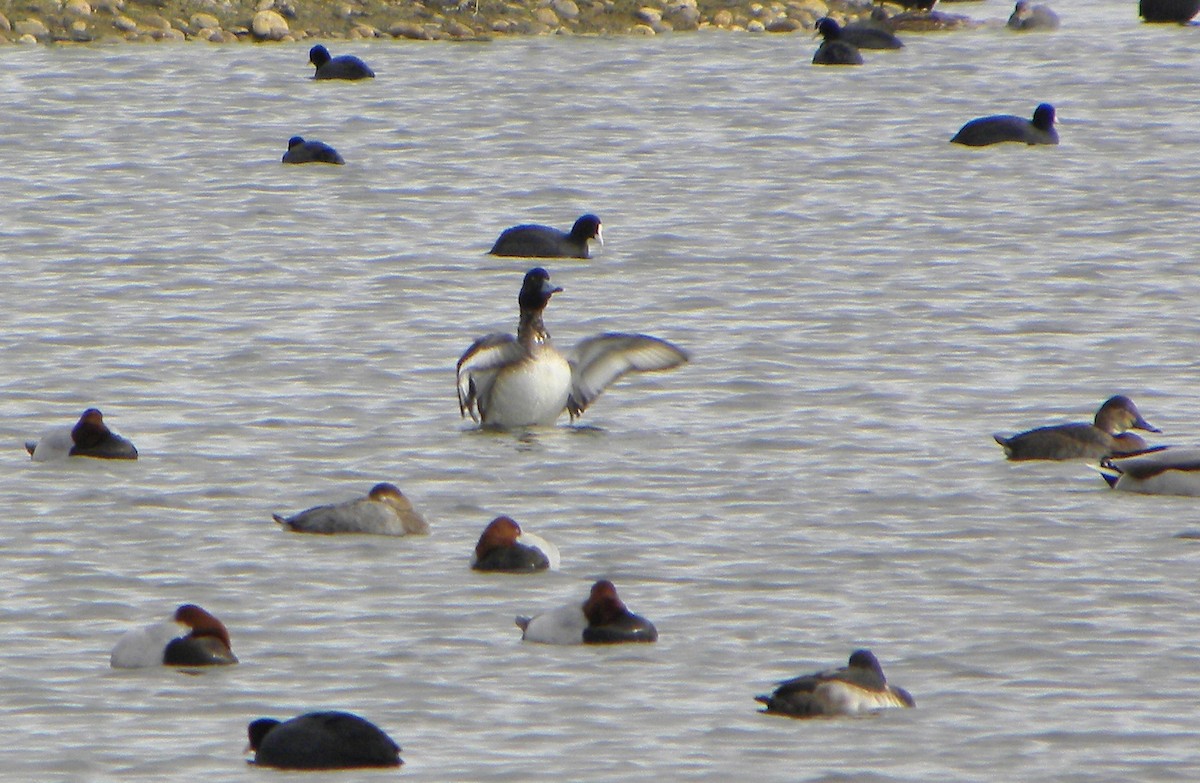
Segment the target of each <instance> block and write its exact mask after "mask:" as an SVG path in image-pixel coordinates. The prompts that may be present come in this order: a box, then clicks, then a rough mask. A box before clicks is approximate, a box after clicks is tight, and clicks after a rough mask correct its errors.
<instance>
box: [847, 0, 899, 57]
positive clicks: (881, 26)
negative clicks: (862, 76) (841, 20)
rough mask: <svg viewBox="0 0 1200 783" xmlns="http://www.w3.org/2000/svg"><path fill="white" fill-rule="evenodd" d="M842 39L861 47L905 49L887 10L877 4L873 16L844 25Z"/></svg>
mask: <svg viewBox="0 0 1200 783" xmlns="http://www.w3.org/2000/svg"><path fill="white" fill-rule="evenodd" d="M842 40H843V41H846V42H848V43H850V44H853V45H854V46H856V47H858V48H859V49H903V48H904V42H903V41H901V40H900V39H899V38H897V37H896V34H895V33H893V32H892V30H891V27H890V26H889V24H888V15H887V11H885V10H883V7H882V6H875V8H874V9H873V10H872V11H871V16H870V17H869V18H867V19H859V20H858V21H854V22H851V23H850V24H847V25H845V26H843V27H842Z"/></svg>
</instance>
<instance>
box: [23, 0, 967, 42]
mask: <svg viewBox="0 0 1200 783" xmlns="http://www.w3.org/2000/svg"><path fill="white" fill-rule="evenodd" d="M910 1H911V0H910ZM874 7H875V6H873V5H872V4H871V3H870V2H868V0H767V1H766V2H759V1H758V0H461V2H460V0H445V1H444V2H443V1H442V0H0V45H2V44H4V43H19V44H66V43H92V42H98V43H107V42H142V41H208V42H212V43H234V42H238V41H248V42H265V41H301V40H306V39H321V40H329V39H356V38H391V39H414V40H429V41H432V40H463V41H471V40H486V39H489V38H494V37H498V36H508V35H549V34H569V35H570V34H574V35H647V36H650V35H659V34H662V33H669V32H673V31H691V30H700V29H712V28H717V29H723V30H732V31H747V32H773V33H790V32H797V31H811V30H812V29H813V28H814V26H815V24H816V21H817V20H818V19H820V18H821V17H823V16H826V15H830V16H833V17H834V18H836V19H838V20H839V21H842V22H846V21H850V20H854V19H858V18H864V17H868V16H870V13H871V10H872V8H874ZM884 7H885V8H886V10H887V11H888V13H889V14H890V15H894V17H895V18H896V19H897V20H900V21H903V20H904V19H905V18H907V19H908V21H909V22H910V23H911V24H909V25H903V24H897V26H898V27H900V28H901V29H903V28H904V27H905V26H907V27H908V28H909V29H947V28H953V27H959V26H965V25H967V24H969V20H966V19H965V17H956V16H954V15H948V14H940V13H936V12H935V13H933V14H930V13H929V12H919V11H918V12H911V11H910V12H906V11H905V9H904V8H903V7H901V6H900V5H890V4H887V5H885V6H884Z"/></svg>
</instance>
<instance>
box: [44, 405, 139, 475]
mask: <svg viewBox="0 0 1200 783" xmlns="http://www.w3.org/2000/svg"><path fill="white" fill-rule="evenodd" d="M25 450H26V451H28V452H29V454H30V456H31V457H32V458H33V460H34V461H35V462H46V461H48V460H55V459H63V458H65V457H95V458H97V459H137V458H138V452H137V449H136V448H134V446H133V444H132V443H130V442H129V441H128V440H126V439H125V438H122V437H121V436H120V435H118V434H116V433H115V432H113V431H112V430H110V429H109V428H108V425H107V424H105V423H104V415H103V414H102V413H100V411H99V410H97V409H96V408H88V409H87V410H86V411H84V412H83V415H82V416H80V417H79V421H78V422H76V423H75V426H74V427H72V428H70V429H67V428H65V427H63V428H59V429H54V430H51V431H50V432H47V433H46V434H45V435H43V436H42V439H41V440H28V441H25Z"/></svg>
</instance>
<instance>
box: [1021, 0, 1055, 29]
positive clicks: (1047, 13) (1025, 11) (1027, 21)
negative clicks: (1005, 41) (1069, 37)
mask: <svg viewBox="0 0 1200 783" xmlns="http://www.w3.org/2000/svg"><path fill="white" fill-rule="evenodd" d="M1058 24H1059V22H1058V14H1056V13H1054V11H1053V10H1052V9H1051V8H1050V6H1048V5H1033V4H1032V3H1030V2H1029V0H1017V5H1016V7H1015V8H1013V12H1012V16H1010V17H1008V29H1009V30H1020V31H1027V30H1057V29H1058Z"/></svg>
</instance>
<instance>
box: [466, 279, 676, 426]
mask: <svg viewBox="0 0 1200 783" xmlns="http://www.w3.org/2000/svg"><path fill="white" fill-rule="evenodd" d="M560 291H562V289H561V288H559V287H557V286H554V285H552V284H551V283H550V273H549V272H547V271H546V270H545V269H542V268H541V267H538V268H535V269H530V270H529V271H528V272H527V273H526V274H525V280H524V282H523V283H522V284H521V293H520V294H519V295H518V297H517V303H518V304H519V305H520V308H521V319H520V322H519V323H518V326H517V336H516V337H513V336H512V335H511V334H498V333H497V334H489V335H487V336H486V337H481V338H479V339H478V340H476V341H475V342H474V343H472V344H471V346H470V347H469V348H467V350H466V352H465V353H463V355H462V356H461V357H460V358H459V360H458V409H459V412H460V413H461V414H462V415H463V416H464V417H465V416H466V415H468V414H470V416H471V418H472V419H473V420H475V421H478V422H480V423H481V424H482V426H483V427H485V428H489V429H511V428H514V427H528V426H533V425H550V424H553V423H554V422H555V421H556V420H557V419H558V417H559V416H561V415H562V412H563V411H564V410H566V411H568V412H569V413H570V414H571V419H572V420H574V419H575V418H576V417H577V416H580V415H582V414H583V412H584V410H586V409H587V407H588V405H590V404H591V403H592V402H593V401H594V400H595V399H596V398H597V397H599V396H600V393H601V392H603V391H604V389H605V388H607V387H608V385H609V384H611V383H612V382H613V381H615V380H617V379H618V378H620V377H621V376H622V375H624V374H625V373H627V372H631V371H634V370H637V371H640V372H646V371H650V370H670V369H672V368H674V367H678V366H679V365H681V364H683V363H684V362H686V361H687V360H688V355H687V354H686V353H685V352H684V351H682V350H681V349H679V348H677V347H675V346H674V345H672V344H671V343H669V342H667V341H665V340H660V339H658V338H657V337H648V336H646V335H643V334H619V333H614V332H607V333H604V334H599V335H596V336H595V337H589V338H587V339H585V340H584V341H583V342H581V343H579V345H577V346H576V347H575V350H574V351H573V352H572V353H571V355H570V357H569V358H568V357H564V356H563V355H562V354H560V353H559V352H558V350H557V349H556V348H555V347H554V345H553V344H552V343H551V342H550V335H549V333H548V332H547V331H546V327H545V326H544V325H543V323H542V311H543V310H545V308H546V304H547V303H548V302H549V301H550V297H551V296H553V295H554V294H556V293H559V292H560Z"/></svg>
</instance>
